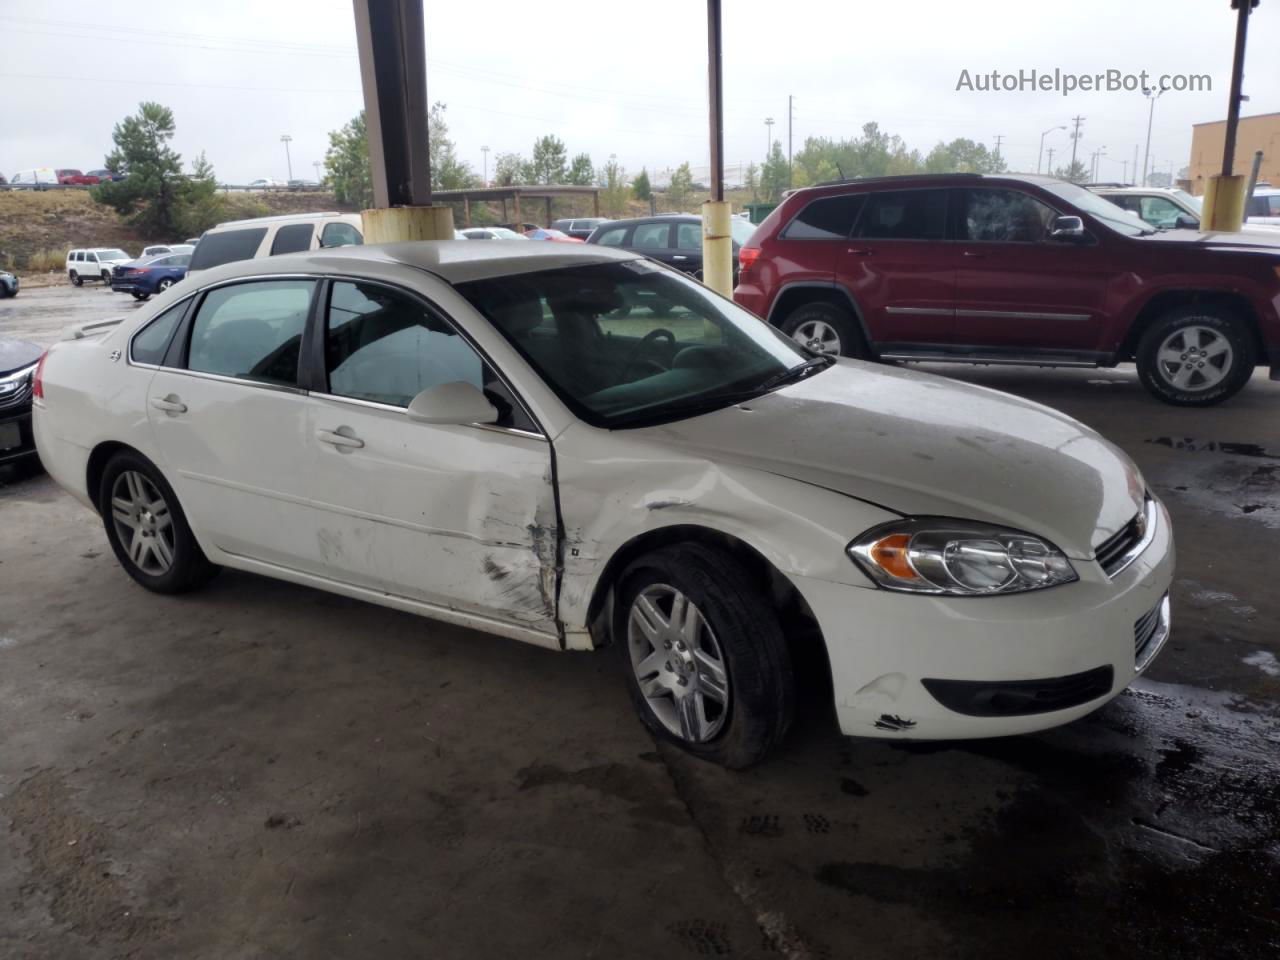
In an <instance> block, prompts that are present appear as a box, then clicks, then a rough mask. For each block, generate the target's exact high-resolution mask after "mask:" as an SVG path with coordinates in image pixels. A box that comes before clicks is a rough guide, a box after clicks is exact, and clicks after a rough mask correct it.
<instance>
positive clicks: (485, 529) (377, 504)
mask: <svg viewBox="0 0 1280 960" xmlns="http://www.w3.org/2000/svg"><path fill="white" fill-rule="evenodd" d="M331 286H332V289H331V292H330V295H329V303H328V310H327V314H328V315H327V318H326V349H325V353H326V360H325V367H326V371H325V374H326V386H325V390H324V391H312V393H311V395H310V397H309V407H310V422H309V427H310V431H309V432H310V438H311V443H312V444H313V445H314V460H313V461H312V462H313V463H314V468H313V470H312V476H311V477H310V479H309V483H308V489H309V490H310V491H311V499H312V502H313V506H314V509H315V516H316V519H317V526H316V531H315V536H316V546H317V549H318V551H319V554H320V557H321V559H322V562H323V563H324V565H325V568H326V572H327V575H328V576H332V577H333V578H335V579H338V580H341V581H343V582H346V583H351V584H354V585H357V586H363V587H367V588H370V589H374V590H378V591H382V592H386V593H390V594H393V595H395V596H401V597H406V598H409V599H413V600H419V601H423V602H426V603H429V604H434V605H436V606H441V607H446V608H449V609H451V610H458V611H462V612H465V613H470V614H476V615H481V616H485V617H488V618H491V619H494V620H497V621H500V622H502V623H506V624H510V625H513V626H518V627H522V628H524V629H527V630H533V631H536V632H538V633H542V634H545V635H546V636H547V638H548V642H549V643H555V642H556V637H557V635H558V634H557V628H556V619H555V595H556V576H557V574H556V555H557V536H558V530H557V526H556V510H555V497H554V494H553V491H552V485H551V446H550V444H549V443H548V441H547V440H546V439H545V438H543V437H542V436H540V435H539V434H538V433H537V432H536V430H534V429H524V428H525V427H529V428H532V426H533V425H532V423H525V422H524V421H522V420H521V418H520V415H521V411H520V410H519V409H518V405H512V404H508V403H504V402H503V401H502V400H501V398H500V397H497V396H496V395H495V390H499V391H500V388H501V383H500V381H499V380H498V379H497V378H496V376H495V375H494V373H493V371H492V369H491V368H490V367H489V366H488V365H487V364H486V363H485V362H484V361H483V360H482V359H481V358H480V356H479V355H478V354H477V353H476V352H475V351H474V349H472V347H471V346H470V344H468V343H467V341H466V340H465V339H463V338H462V337H461V336H460V335H458V333H457V331H456V330H455V329H454V328H453V327H452V325H451V324H449V322H448V321H447V320H445V319H444V318H443V317H441V316H440V315H439V314H437V313H435V311H434V310H431V309H429V308H427V307H426V306H425V305H424V304H422V302H421V301H418V300H417V299H416V298H414V297H412V296H411V295H409V294H407V293H406V292H404V291H398V290H395V289H393V288H388V287H384V286H380V285H377V284H370V283H365V282H359V283H355V282H345V281H341V282H340V281H334V282H333V284H332V285H331ZM459 380H461V381H465V382H468V383H472V384H474V385H475V386H477V387H479V388H480V389H482V390H485V391H486V392H487V393H488V394H489V395H490V396H491V397H493V398H495V399H497V400H498V403H499V405H500V409H501V411H502V413H503V417H502V420H501V421H500V423H499V424H495V425H479V424H465V425H454V424H429V423H421V422H418V421H414V420H410V419H409V418H408V416H407V415H406V413H405V408H406V407H407V406H408V403H409V400H410V399H412V397H413V396H414V395H416V394H417V393H418V392H419V391H420V390H423V389H426V388H428V387H431V386H435V385H437V384H440V383H449V382H453V381H459ZM513 406H516V409H514V410H513V409H512V407H513Z"/></svg>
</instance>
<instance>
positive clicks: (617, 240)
mask: <svg viewBox="0 0 1280 960" xmlns="http://www.w3.org/2000/svg"><path fill="white" fill-rule="evenodd" d="M626 238H627V228H626V227H613V228H611V229H609V230H606V231H605V232H604V233H602V234H600V239H599V240H597V241H596V243H598V244H600V245H601V246H604V247H620V246H622V241H623V240H625V239H626Z"/></svg>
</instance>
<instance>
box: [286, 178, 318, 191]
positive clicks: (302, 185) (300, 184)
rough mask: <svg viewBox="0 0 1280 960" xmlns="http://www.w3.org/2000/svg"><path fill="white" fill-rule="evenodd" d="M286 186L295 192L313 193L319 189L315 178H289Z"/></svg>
mask: <svg viewBox="0 0 1280 960" xmlns="http://www.w3.org/2000/svg"><path fill="white" fill-rule="evenodd" d="M286 186H288V188H289V189H290V190H292V191H293V192H295V193H297V192H304V193H307V192H311V193H313V192H315V191H316V190H319V189H321V186H320V184H319V183H318V182H316V181H315V180H290V181H289V182H288V183H287V184H286Z"/></svg>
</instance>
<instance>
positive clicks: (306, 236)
mask: <svg viewBox="0 0 1280 960" xmlns="http://www.w3.org/2000/svg"><path fill="white" fill-rule="evenodd" d="M315 230H316V228H315V225H314V224H311V223H291V224H289V225H288V226H284V227H281V228H280V229H279V230H277V231H276V235H275V239H273V240H272V241H271V256H273V257H274V256H275V255H276V254H279V253H298V252H299V251H302V250H310V249H311V238H312V237H313V236H314V235H315Z"/></svg>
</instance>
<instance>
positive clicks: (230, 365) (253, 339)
mask: <svg viewBox="0 0 1280 960" xmlns="http://www.w3.org/2000/svg"><path fill="white" fill-rule="evenodd" d="M314 288H315V282H314V281H312V280H269V281H260V282H253V283H238V284H233V285H231V286H226V287H218V288H217V289H216V290H213V291H211V292H210V293H209V295H208V296H207V297H205V298H204V302H203V303H201V304H200V309H199V312H198V313H196V319H195V322H194V323H193V324H192V325H191V346H190V349H189V351H188V356H187V369H189V370H195V371H198V372H200V373H216V374H218V375H220V376H224V377H237V378H239V379H242V380H258V381H261V382H262V383H276V384H282V385H285V386H293V385H295V384H296V383H297V381H298V354H299V350H300V347H301V344H302V331H303V329H304V328H305V327H306V324H307V311H308V309H309V308H310V306H311V294H312V291H313V290H314Z"/></svg>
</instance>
